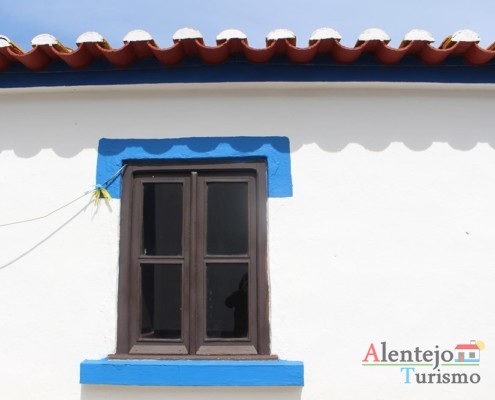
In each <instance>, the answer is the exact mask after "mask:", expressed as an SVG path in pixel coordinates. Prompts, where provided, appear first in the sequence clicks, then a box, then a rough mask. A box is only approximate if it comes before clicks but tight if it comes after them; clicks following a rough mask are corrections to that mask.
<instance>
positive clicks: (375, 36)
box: [358, 28, 391, 42]
mask: <svg viewBox="0 0 495 400" xmlns="http://www.w3.org/2000/svg"><path fill="white" fill-rule="evenodd" d="M369 40H380V41H381V42H389V41H390V40H391V39H390V36H389V35H388V33H387V32H385V31H384V30H383V29H380V28H368V29H365V30H364V31H362V32H361V33H360V34H359V37H358V41H360V42H367V41H369Z"/></svg>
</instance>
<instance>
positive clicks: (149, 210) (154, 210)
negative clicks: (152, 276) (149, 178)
mask: <svg viewBox="0 0 495 400" xmlns="http://www.w3.org/2000/svg"><path fill="white" fill-rule="evenodd" d="M143 186H144V187H143V192H144V193H143V196H144V198H143V253H144V254H147V255H156V256H178V255H181V254H182V184H181V183H145V184H144V185H143Z"/></svg>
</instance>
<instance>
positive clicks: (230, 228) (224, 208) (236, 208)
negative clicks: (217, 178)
mask: <svg viewBox="0 0 495 400" xmlns="http://www.w3.org/2000/svg"><path fill="white" fill-rule="evenodd" d="M207 188H208V194H207V196H208V197H207V210H208V211H207V234H206V243H207V253H208V254H222V255H232V254H246V253H247V249H248V185H247V183H246V182H214V183H213V182H210V183H208V184H207Z"/></svg>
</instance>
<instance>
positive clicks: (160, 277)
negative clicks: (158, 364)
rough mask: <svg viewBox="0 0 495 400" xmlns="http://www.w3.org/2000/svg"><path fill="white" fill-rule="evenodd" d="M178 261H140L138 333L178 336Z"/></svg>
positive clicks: (157, 336) (179, 316) (180, 282)
mask: <svg viewBox="0 0 495 400" xmlns="http://www.w3.org/2000/svg"><path fill="white" fill-rule="evenodd" d="M181 287H182V268H181V265H180V264H142V265H141V337H142V338H162V339H179V338H180V337H181V320H182V318H181V304H182V301H181Z"/></svg>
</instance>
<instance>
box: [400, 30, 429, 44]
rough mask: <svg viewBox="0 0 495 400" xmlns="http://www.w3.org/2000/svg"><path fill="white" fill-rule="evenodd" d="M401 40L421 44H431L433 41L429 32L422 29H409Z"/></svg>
mask: <svg viewBox="0 0 495 400" xmlns="http://www.w3.org/2000/svg"><path fill="white" fill-rule="evenodd" d="M403 40H405V41H408V42H412V41H421V42H429V43H433V42H434V41H435V38H434V37H433V35H432V34H431V33H430V32H428V31H426V30H424V29H411V30H410V31H409V32H407V33H406V34H405V36H404V39H403Z"/></svg>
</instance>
